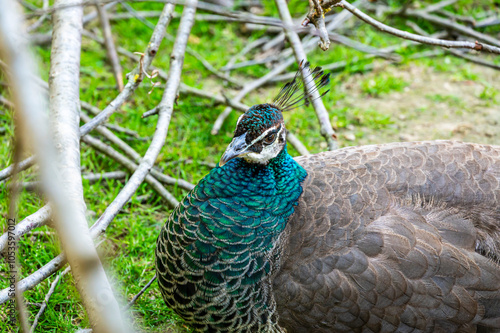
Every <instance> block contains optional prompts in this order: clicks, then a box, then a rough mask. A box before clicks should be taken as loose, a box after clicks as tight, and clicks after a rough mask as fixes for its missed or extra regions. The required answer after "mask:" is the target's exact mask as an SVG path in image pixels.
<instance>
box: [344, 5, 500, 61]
mask: <svg viewBox="0 0 500 333" xmlns="http://www.w3.org/2000/svg"><path fill="white" fill-rule="evenodd" d="M337 6H341V7H342V8H345V9H347V10H348V11H350V12H351V13H352V14H353V15H355V16H357V17H358V18H359V19H361V20H363V21H365V22H366V23H368V24H370V25H372V26H374V27H375V28H377V29H378V30H380V31H382V32H386V33H389V34H391V35H394V36H396V37H400V38H404V39H409V40H412V41H415V42H419V43H422V44H429V45H436V46H442V47H446V48H466V49H472V50H477V51H488V52H491V53H496V54H500V48H499V47H496V46H492V45H488V44H485V43H479V42H478V41H476V42H475V43H473V42H467V41H451V40H442V39H436V38H432V37H425V36H420V35H417V34H413V33H410V32H407V31H402V30H399V29H396V28H393V27H390V26H388V25H385V24H383V23H381V22H379V21H377V20H375V19H373V18H371V17H370V16H368V15H366V14H365V13H363V12H362V11H360V10H359V9H357V8H356V7H354V6H352V5H351V4H350V3H348V2H347V1H345V0H342V1H340V2H339V3H338V4H337ZM422 15H423V14H422ZM422 15H420V17H422V18H423V17H427V14H425V15H423V16H422ZM496 43H500V42H496Z"/></svg>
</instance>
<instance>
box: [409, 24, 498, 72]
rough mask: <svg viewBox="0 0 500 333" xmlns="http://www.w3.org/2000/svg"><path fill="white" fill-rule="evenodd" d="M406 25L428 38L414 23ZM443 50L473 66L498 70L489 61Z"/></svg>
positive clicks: (426, 33)
mask: <svg viewBox="0 0 500 333" xmlns="http://www.w3.org/2000/svg"><path fill="white" fill-rule="evenodd" d="M406 25H408V26H409V27H410V28H412V29H413V30H415V31H416V32H417V33H419V34H421V35H424V36H429V33H428V32H426V31H425V30H423V29H422V28H420V27H419V26H418V25H417V24H416V23H415V22H412V21H408V22H406ZM445 50H446V51H447V52H448V53H451V54H453V55H454V56H456V57H459V58H462V59H465V60H468V61H470V62H473V63H475V64H478V65H482V66H485V67H489V68H493V69H496V70H500V65H497V64H495V63H493V62H491V61H487V60H484V59H482V58H479V57H475V56H472V55H469V54H466V53H463V52H460V51H458V50H453V49H445Z"/></svg>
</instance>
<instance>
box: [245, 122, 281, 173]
mask: <svg viewBox="0 0 500 333" xmlns="http://www.w3.org/2000/svg"><path fill="white" fill-rule="evenodd" d="M284 133H285V127H283V126H282V127H281V128H280V130H279V132H278V133H277V135H278V137H283V138H284ZM254 142H255V140H254ZM281 149H282V145H281V144H280V141H279V140H275V141H274V142H273V143H272V144H270V145H265V146H264V147H263V148H262V150H261V152H260V153H254V152H248V153H247V154H246V155H245V156H244V159H245V160H247V161H248V162H252V163H260V164H266V163H267V162H268V161H269V160H270V159H272V158H274V157H276V156H277V155H278V154H279V152H280V151H281Z"/></svg>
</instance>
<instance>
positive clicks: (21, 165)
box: [0, 156, 36, 180]
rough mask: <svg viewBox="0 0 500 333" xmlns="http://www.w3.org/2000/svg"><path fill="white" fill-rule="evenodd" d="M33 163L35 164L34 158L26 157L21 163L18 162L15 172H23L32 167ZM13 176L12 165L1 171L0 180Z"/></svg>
mask: <svg viewBox="0 0 500 333" xmlns="http://www.w3.org/2000/svg"><path fill="white" fill-rule="evenodd" d="M35 162H36V160H35V156H31V157H28V158H26V159H24V160H23V161H21V162H19V164H18V166H17V171H18V172H21V171H24V170H26V169H28V168H30V167H31V166H33V165H34V164H35ZM13 174H14V165H13V164H12V165H9V166H8V167H6V168H5V169H3V170H2V171H0V180H4V179H7V178H9V177H11V176H12V175H13Z"/></svg>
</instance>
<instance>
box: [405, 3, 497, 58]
mask: <svg viewBox="0 0 500 333" xmlns="http://www.w3.org/2000/svg"><path fill="white" fill-rule="evenodd" d="M403 15H404V16H407V17H417V18H420V19H422V20H426V21H427V22H430V23H434V24H437V25H440V26H442V27H444V28H448V29H453V30H455V31H458V32H459V33H461V34H463V35H466V36H470V37H472V38H476V39H478V40H480V41H483V42H486V43H489V44H491V45H494V46H496V48H494V47H493V46H491V45H488V44H479V43H478V42H476V44H479V45H482V46H483V48H484V49H485V50H487V51H490V52H494V53H500V51H499V50H500V49H499V48H500V41H499V40H498V39H496V38H494V37H491V36H489V35H486V34H483V33H481V32H478V31H475V30H474V29H471V28H469V27H466V26H464V25H462V24H460V23H457V22H453V21H451V20H449V19H446V18H443V17H439V16H436V15H432V14H428V13H426V12H423V11H420V10H407V11H405V12H404V13H403ZM449 47H452V46H449ZM489 48H493V49H489ZM475 49H476V50H481V48H479V47H476V48H475ZM494 49H496V50H497V51H493V50H494Z"/></svg>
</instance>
